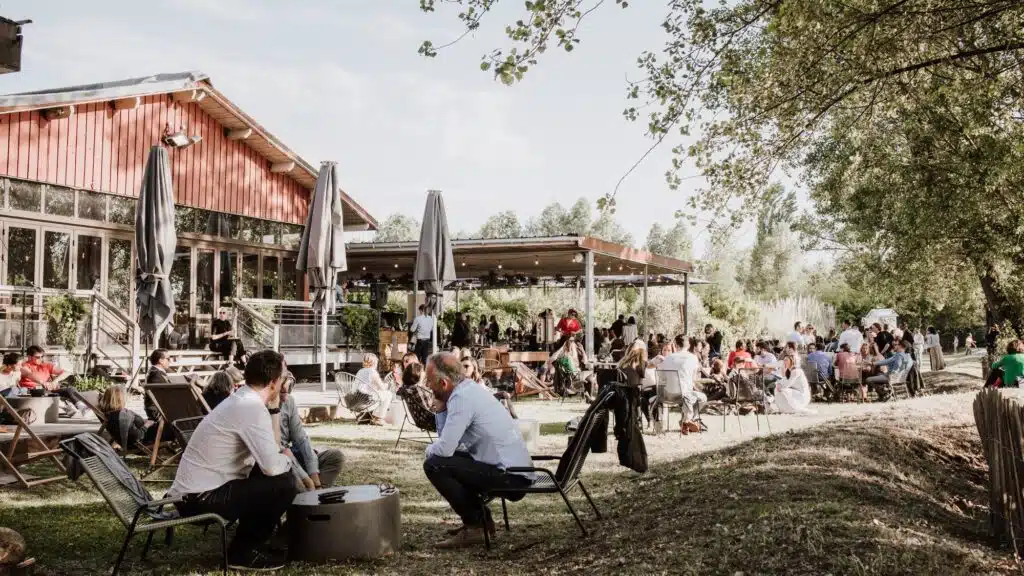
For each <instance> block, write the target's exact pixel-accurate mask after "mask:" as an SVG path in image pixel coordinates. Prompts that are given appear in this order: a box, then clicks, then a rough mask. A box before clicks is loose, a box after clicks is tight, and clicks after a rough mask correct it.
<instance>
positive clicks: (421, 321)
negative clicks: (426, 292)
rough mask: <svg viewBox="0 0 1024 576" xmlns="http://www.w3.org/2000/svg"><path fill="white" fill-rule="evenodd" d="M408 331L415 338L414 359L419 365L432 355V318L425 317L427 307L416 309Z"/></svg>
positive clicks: (421, 306) (420, 306) (422, 306)
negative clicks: (417, 360) (417, 359)
mask: <svg viewBox="0 0 1024 576" xmlns="http://www.w3.org/2000/svg"><path fill="white" fill-rule="evenodd" d="M409 331H410V332H412V333H413V334H414V335H415V336H416V357H417V358H419V359H420V363H423V362H426V361H427V357H428V356H430V355H431V354H433V353H434V341H433V338H434V317H433V316H428V315H427V307H426V306H424V305H423V304H420V305H419V307H418V308H416V317H415V318H413V321H412V326H410V327H409Z"/></svg>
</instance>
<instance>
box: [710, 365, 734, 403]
mask: <svg viewBox="0 0 1024 576" xmlns="http://www.w3.org/2000/svg"><path fill="white" fill-rule="evenodd" d="M708 378H710V379H711V382H709V383H707V384H705V385H704V394H706V395H707V397H708V400H709V401H712V402H714V401H717V400H724V399H725V398H727V397H728V396H729V377H728V376H727V375H726V373H725V362H722V359H721V358H715V359H714V360H712V361H711V370H710V374H709V375H708Z"/></svg>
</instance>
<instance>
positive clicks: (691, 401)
mask: <svg viewBox="0 0 1024 576" xmlns="http://www.w3.org/2000/svg"><path fill="white" fill-rule="evenodd" d="M656 372H657V375H658V383H657V394H658V402H659V403H661V405H662V406H664V407H665V425H666V426H668V416H669V415H670V414H671V413H672V408H671V407H672V406H678V407H679V422H680V431H679V433H680V434H682V422H683V418H684V417H685V414H684V413H683V409H684V408H690V409H692V410H693V412H694V421H695V422H697V424H698V425H699V426H700V428H701V431H702V432H703V431H706V430H707V429H708V427H707V425H706V424H704V421H703V420H701V415H700V412H699V411H698V410H697V398H696V397H695V396H693V395H692V393H693V388H692V384H691V388H690V390H683V378H682V376H680V375H679V371H678V370H657V371H656ZM724 424H725V422H724V420H723V429H724Z"/></svg>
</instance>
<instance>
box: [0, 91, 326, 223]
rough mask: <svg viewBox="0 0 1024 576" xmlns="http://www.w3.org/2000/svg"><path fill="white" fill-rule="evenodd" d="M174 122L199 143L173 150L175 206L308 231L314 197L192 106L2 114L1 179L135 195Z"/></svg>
mask: <svg viewBox="0 0 1024 576" xmlns="http://www.w3.org/2000/svg"><path fill="white" fill-rule="evenodd" d="M168 123H170V125H171V127H172V128H174V129H177V128H178V127H179V126H181V127H182V128H184V129H185V132H186V133H187V134H189V135H199V136H202V137H203V140H202V142H200V143H198V144H195V145H193V146H189V147H188V148H185V149H175V148H170V149H169V152H170V159H171V175H172V179H173V182H174V198H175V202H177V203H178V204H183V205H186V206H192V207H195V208H203V209H206V210H215V211H217V212H228V213H231V214H239V215H242V216H249V217H253V218H264V219H268V220H279V221H282V222H289V223H292V224H303V223H305V219H306V206H307V204H308V202H309V194H310V191H309V190H307V189H306V188H305V187H303V186H302V185H301V184H299V183H298V182H296V181H295V180H294V179H292V178H290V177H289V176H288V175H287V174H274V173H271V171H270V161H269V160H267V159H266V158H264V157H263V156H261V155H259V154H258V153H257V152H256V151H255V150H253V149H252V148H250V147H249V146H247V145H246V144H245V143H244V142H242V141H231V140H228V139H227V138H226V137H225V135H224V128H223V126H222V125H221V124H220V123H219V122H217V120H215V119H214V118H213V117H211V116H210V115H209V114H208V113H206V112H205V111H204V110H203V109H202V108H200V106H199V105H198V104H197V103H195V102H189V103H184V104H179V103H176V102H174V101H173V100H171V97H170V96H169V95H160V96H147V97H144V98H142V102H141V103H140V105H139V106H138V107H137V108H134V109H130V110H114V108H113V106H111V105H110V103H98V104H85V105H82V106H78V107H76V108H75V113H74V115H72V116H71V117H70V118H65V119H62V120H50V121H48V120H46V119H45V118H43V116H42V114H41V113H40V112H16V113H11V114H0V175H3V176H10V177H13V178H23V179H27V180H36V181H39V182H46V183H48V184H56V185H60V186H67V187H69V188H78V189H81V190H93V191H97V192H106V193H110V194H119V195H123V196H138V195H139V185H140V182H141V181H142V173H143V171H144V170H145V165H146V158H147V156H148V153H149V148H150V146H152V145H154V144H159V143H160V138H161V136H162V134H163V130H164V127H165V126H166V125H167V124H168Z"/></svg>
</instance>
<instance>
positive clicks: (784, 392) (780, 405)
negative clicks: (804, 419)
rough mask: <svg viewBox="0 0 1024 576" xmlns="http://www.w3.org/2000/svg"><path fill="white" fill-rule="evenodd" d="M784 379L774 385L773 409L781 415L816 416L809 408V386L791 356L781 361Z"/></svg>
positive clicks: (804, 375)
mask: <svg viewBox="0 0 1024 576" xmlns="http://www.w3.org/2000/svg"><path fill="white" fill-rule="evenodd" d="M782 366H783V369H784V370H785V372H784V374H785V378H784V379H782V380H779V381H778V382H776V383H775V408H776V409H777V410H778V411H779V412H781V413H783V414H817V412H816V411H814V410H812V409H811V408H810V405H811V385H810V383H808V382H807V375H806V374H804V370H803V368H801V367H800V365H799V363H798V362H797V361H796V360H795V359H794V358H793V357H791V356H787V357H785V358H784V359H783V361H782Z"/></svg>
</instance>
